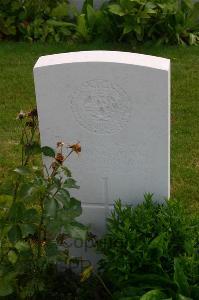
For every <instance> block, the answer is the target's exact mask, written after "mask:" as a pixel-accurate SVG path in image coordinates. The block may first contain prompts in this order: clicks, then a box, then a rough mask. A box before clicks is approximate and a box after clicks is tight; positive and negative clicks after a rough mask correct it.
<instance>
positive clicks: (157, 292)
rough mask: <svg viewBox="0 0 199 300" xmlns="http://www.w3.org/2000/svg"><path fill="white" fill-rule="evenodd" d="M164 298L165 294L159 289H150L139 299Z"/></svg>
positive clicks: (157, 299)
mask: <svg viewBox="0 0 199 300" xmlns="http://www.w3.org/2000/svg"><path fill="white" fill-rule="evenodd" d="M160 299H166V295H165V294H164V293H163V292H162V291H160V290H152V291H149V292H147V293H146V294H144V295H143V296H142V297H141V298H140V300H160Z"/></svg>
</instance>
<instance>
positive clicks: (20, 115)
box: [16, 110, 26, 120]
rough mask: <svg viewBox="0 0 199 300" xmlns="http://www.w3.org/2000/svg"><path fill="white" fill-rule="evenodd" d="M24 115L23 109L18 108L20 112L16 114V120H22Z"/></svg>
mask: <svg viewBox="0 0 199 300" xmlns="http://www.w3.org/2000/svg"><path fill="white" fill-rule="evenodd" d="M25 117H26V113H25V112H24V111H23V110H20V113H18V115H17V118H16V119H17V120H22V119H24V118H25Z"/></svg>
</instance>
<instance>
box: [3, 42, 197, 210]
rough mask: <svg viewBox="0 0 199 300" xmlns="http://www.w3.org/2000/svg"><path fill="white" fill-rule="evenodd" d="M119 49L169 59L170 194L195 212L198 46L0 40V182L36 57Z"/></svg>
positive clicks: (14, 149) (15, 151) (29, 98)
mask: <svg viewBox="0 0 199 300" xmlns="http://www.w3.org/2000/svg"><path fill="white" fill-rule="evenodd" d="M92 49H93V50H96V49H107V50H124V51H132V52H138V53H145V54H151V55H156V56H162V57H166V58H170V59H171V62H172V76H171V84H172V105H171V120H172V121H171V123H172V124H171V185H172V189H171V196H172V197H175V198H177V199H180V200H181V201H183V203H184V204H185V205H186V207H187V208H188V209H189V210H190V211H192V212H195V211H197V210H199V47H182V48H177V47H165V46H159V47H154V46H153V47H152V46H145V47H138V48H135V47H134V48H131V47H130V46H126V45H125V46H122V45H113V44H112V45H111V44H105V45H104V44H102V43H94V44H87V45H85V44H84V45H78V46H75V45H71V46H66V45H64V44H59V45H56V44H54V45H49V44H36V43H35V44H33V45H31V44H27V43H13V42H1V43H0V142H1V143H0V145H1V148H0V184H1V183H2V182H3V181H4V178H5V177H6V176H7V175H8V174H9V171H10V170H11V169H12V168H13V167H14V166H16V165H17V164H19V158H20V157H19V145H18V141H19V139H18V138H19V128H17V121H16V115H17V112H19V110H20V109H24V110H27V109H30V108H31V107H32V106H33V105H34V104H35V94H34V83H33V73H32V69H33V66H34V64H35V62H36V60H37V59H38V57H39V56H41V55H46V54H52V53H60V52H68V51H77V50H78V51H79V50H92Z"/></svg>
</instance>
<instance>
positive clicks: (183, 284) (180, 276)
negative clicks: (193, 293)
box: [174, 258, 190, 297]
mask: <svg viewBox="0 0 199 300" xmlns="http://www.w3.org/2000/svg"><path fill="white" fill-rule="evenodd" d="M174 281H175V282H176V284H177V286H178V288H179V292H180V293H181V294H182V295H184V296H188V297H189V296H190V289H189V284H188V281H187V278H186V276H185V274H184V270H183V268H182V266H181V260H180V259H179V258H175V259H174Z"/></svg>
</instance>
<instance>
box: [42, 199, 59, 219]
mask: <svg viewBox="0 0 199 300" xmlns="http://www.w3.org/2000/svg"><path fill="white" fill-rule="evenodd" d="M45 211H46V215H47V216H49V217H54V216H55V215H56V211H57V202H56V201H55V199H54V198H48V199H46V200H45Z"/></svg>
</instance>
